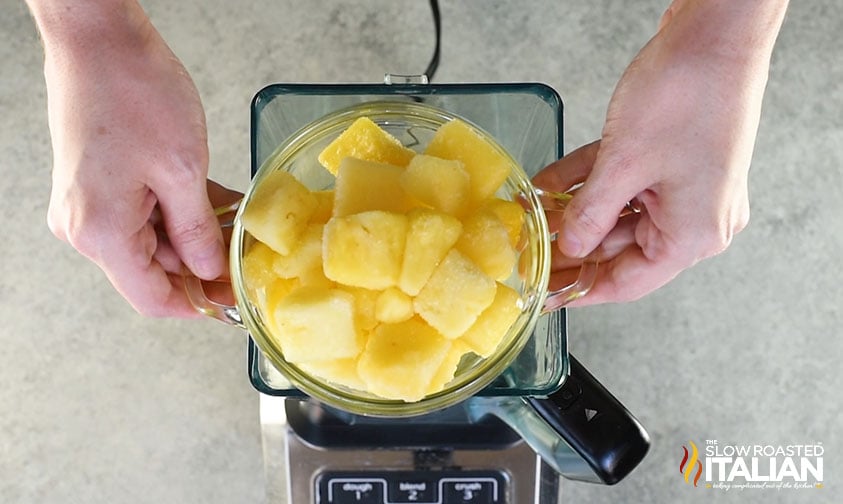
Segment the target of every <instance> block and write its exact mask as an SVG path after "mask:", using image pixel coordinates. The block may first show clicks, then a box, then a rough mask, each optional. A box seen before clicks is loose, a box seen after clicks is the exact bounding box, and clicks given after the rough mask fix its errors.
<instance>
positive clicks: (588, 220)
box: [566, 200, 606, 236]
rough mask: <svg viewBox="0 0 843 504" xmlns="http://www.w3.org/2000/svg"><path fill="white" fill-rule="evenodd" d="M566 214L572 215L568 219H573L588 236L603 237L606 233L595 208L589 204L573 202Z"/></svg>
mask: <svg viewBox="0 0 843 504" xmlns="http://www.w3.org/2000/svg"><path fill="white" fill-rule="evenodd" d="M566 214H568V215H570V217H568V219H572V220H573V221H574V222H575V225H576V226H577V227H579V229H581V230H582V231H583V232H585V233H587V234H588V235H591V236H601V235H603V234H604V231H606V230H605V227H604V225H603V223H602V222H601V221H600V220H599V219H597V216H596V215H595V212H594V208H593V207H592V206H591V205H589V204H587V202H586V203H583V202H578V201H577V200H573V201H572V202H571V204H570V205H569V206H568V208H567V209H566ZM568 219H566V220H568ZM569 222H570V221H569Z"/></svg>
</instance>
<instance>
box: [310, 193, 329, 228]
mask: <svg viewBox="0 0 843 504" xmlns="http://www.w3.org/2000/svg"><path fill="white" fill-rule="evenodd" d="M313 196H314V197H315V198H316V210H314V212H313V215H311V216H310V223H311V224H325V223H326V222H328V219H330V218H331V215H332V214H333V213H334V191H333V190H326V191H313Z"/></svg>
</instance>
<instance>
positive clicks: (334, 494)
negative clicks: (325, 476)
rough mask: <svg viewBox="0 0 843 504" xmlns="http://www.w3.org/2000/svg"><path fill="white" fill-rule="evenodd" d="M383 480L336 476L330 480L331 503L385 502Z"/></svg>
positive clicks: (329, 494) (362, 503)
mask: <svg viewBox="0 0 843 504" xmlns="http://www.w3.org/2000/svg"><path fill="white" fill-rule="evenodd" d="M385 483H386V482H385V481H383V480H377V479H372V480H367V479H363V478H335V479H330V480H328V503H329V504H383V502H384V498H383V493H384V492H383V490H384V484H385Z"/></svg>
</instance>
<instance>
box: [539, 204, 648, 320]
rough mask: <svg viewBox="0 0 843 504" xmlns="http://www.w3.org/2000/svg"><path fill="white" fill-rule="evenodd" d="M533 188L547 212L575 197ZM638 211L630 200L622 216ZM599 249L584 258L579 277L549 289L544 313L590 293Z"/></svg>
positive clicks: (558, 209) (563, 208) (562, 209)
mask: <svg viewBox="0 0 843 504" xmlns="http://www.w3.org/2000/svg"><path fill="white" fill-rule="evenodd" d="M533 190H534V191H535V193H536V195H537V196H538V197H539V200H540V201H541V204H542V208H543V209H544V211H545V212H564V211H565V208H567V206H568V203H570V201H571V199H572V198H573V197H574V195H573V194H571V193H559V192H553V191H547V190H544V189H539V188H538V187H535V188H534V189H533ZM638 212H639V209H638V208H637V207H636V206H635V205H634V204H633V203H632V202H629V203H627V204H626V206H625V207H624V209H623V210H622V211H621V213H620V217H624V216H627V215H629V214H631V213H638ZM556 238H557V235H556V233H554V234H552V235H551V238H550V239H551V241H555V240H556ZM598 250H599V249H598ZM598 250H595V251H594V252H592V253H591V254H589V255H588V256H586V257H585V258H583V262H582V265H581V266H580V272H579V275H577V279H576V280H575V281H574V283H572V284H570V285H566V286H565V287H562V288H561V289H557V290H551V291H548V293H547V298H546V299H545V302H544V306H543V307H542V311H543V312H544V313H548V312H552V311H554V310H558V309H559V308H562V307H563V306H565V305H566V304H568V303H570V302H571V301H573V300H575V299H579V298H581V297H583V296H585V295H586V294H588V292H589V291H590V290H591V288H592V287H593V286H594V282H595V280H597V265H598V263H599V262H600V258H599V252H598Z"/></svg>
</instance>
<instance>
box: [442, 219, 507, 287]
mask: <svg viewBox="0 0 843 504" xmlns="http://www.w3.org/2000/svg"><path fill="white" fill-rule="evenodd" d="M455 247H456V249H457V250H459V251H460V252H462V253H463V254H465V256H466V257H468V258H469V259H471V260H472V261H474V262H475V263H476V264H477V266H479V267H480V269H481V270H483V272H484V273H486V274H487V275H489V276H490V277H492V278H494V279H495V280H506V279H507V278H509V275H510V274H511V273H512V268H513V267H514V266H515V261H516V256H515V249H513V248H512V245H510V241H509V232H508V231H507V229H506V226H504V224H503V222H501V220H500V219H498V218H497V217H496V216H495V215H494V214H492V213H490V212H485V211H482V210H481V211H479V212H475V213H474V214H472V215H471V216H469V217H468V218H467V219H466V220H465V221H464V222H463V229H462V234H461V235H460V238H459V239H458V240H457V243H456V245H455Z"/></svg>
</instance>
